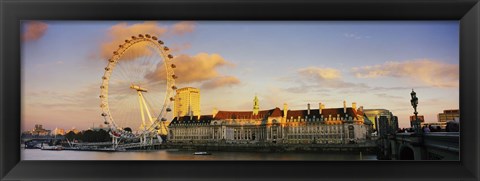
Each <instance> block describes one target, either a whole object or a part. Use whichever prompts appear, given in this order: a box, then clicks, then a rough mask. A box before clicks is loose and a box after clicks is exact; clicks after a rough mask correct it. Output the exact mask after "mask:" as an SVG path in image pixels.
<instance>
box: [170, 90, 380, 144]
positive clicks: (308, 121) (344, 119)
mask: <svg viewBox="0 0 480 181" xmlns="http://www.w3.org/2000/svg"><path fill="white" fill-rule="evenodd" d="M258 105H259V104H258V99H257V98H256V97H255V99H254V106H253V109H252V111H214V112H213V114H212V115H204V116H183V117H175V118H174V119H173V120H172V122H171V123H170V125H169V138H168V139H169V141H170V142H176V143H227V144H228V143H236V144H248V143H282V144H347V143H361V142H364V141H365V140H366V139H367V135H368V134H369V131H370V130H369V129H368V127H369V126H371V122H369V121H368V122H367V123H366V122H365V115H364V113H363V107H360V108H358V109H357V108H356V104H353V105H352V107H346V104H345V102H344V107H343V108H325V105H323V104H321V103H320V104H319V107H318V109H311V107H310V104H308V105H307V109H303V110H288V105H287V104H284V107H283V109H280V108H278V107H276V108H273V109H267V110H259V106H258Z"/></svg>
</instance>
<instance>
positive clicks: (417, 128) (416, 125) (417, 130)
mask: <svg viewBox="0 0 480 181" xmlns="http://www.w3.org/2000/svg"><path fill="white" fill-rule="evenodd" d="M410 96H411V97H412V99H411V100H410V103H412V106H413V109H414V111H415V112H413V114H415V121H413V129H414V130H415V133H420V132H421V129H420V122H419V121H418V116H417V114H418V112H417V105H418V98H417V93H416V92H415V91H413V89H412V92H411V93H410Z"/></svg>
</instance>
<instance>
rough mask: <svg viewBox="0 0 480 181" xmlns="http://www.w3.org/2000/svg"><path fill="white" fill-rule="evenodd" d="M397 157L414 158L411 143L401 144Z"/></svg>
mask: <svg viewBox="0 0 480 181" xmlns="http://www.w3.org/2000/svg"><path fill="white" fill-rule="evenodd" d="M398 159H400V160H415V151H414V149H413V147H412V146H411V145H405V144H402V145H401V146H400V148H399V152H398Z"/></svg>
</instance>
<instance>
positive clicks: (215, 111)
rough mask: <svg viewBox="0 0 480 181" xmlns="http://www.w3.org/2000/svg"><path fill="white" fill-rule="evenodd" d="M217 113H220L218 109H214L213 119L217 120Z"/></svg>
mask: <svg viewBox="0 0 480 181" xmlns="http://www.w3.org/2000/svg"><path fill="white" fill-rule="evenodd" d="M217 113H218V109H217V108H213V111H212V117H213V118H215V116H216V115H217Z"/></svg>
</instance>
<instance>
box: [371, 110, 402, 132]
mask: <svg viewBox="0 0 480 181" xmlns="http://www.w3.org/2000/svg"><path fill="white" fill-rule="evenodd" d="M363 112H364V113H365V115H366V117H367V118H368V119H369V120H370V121H372V123H373V129H377V121H375V120H377V119H378V117H380V116H385V117H386V118H387V123H388V124H389V125H390V126H391V127H394V126H395V123H394V122H395V121H396V120H395V117H394V116H393V113H392V112H390V111H389V110H387V109H365V110H363ZM396 124H397V126H396V127H398V119H397V123H396Z"/></svg>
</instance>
